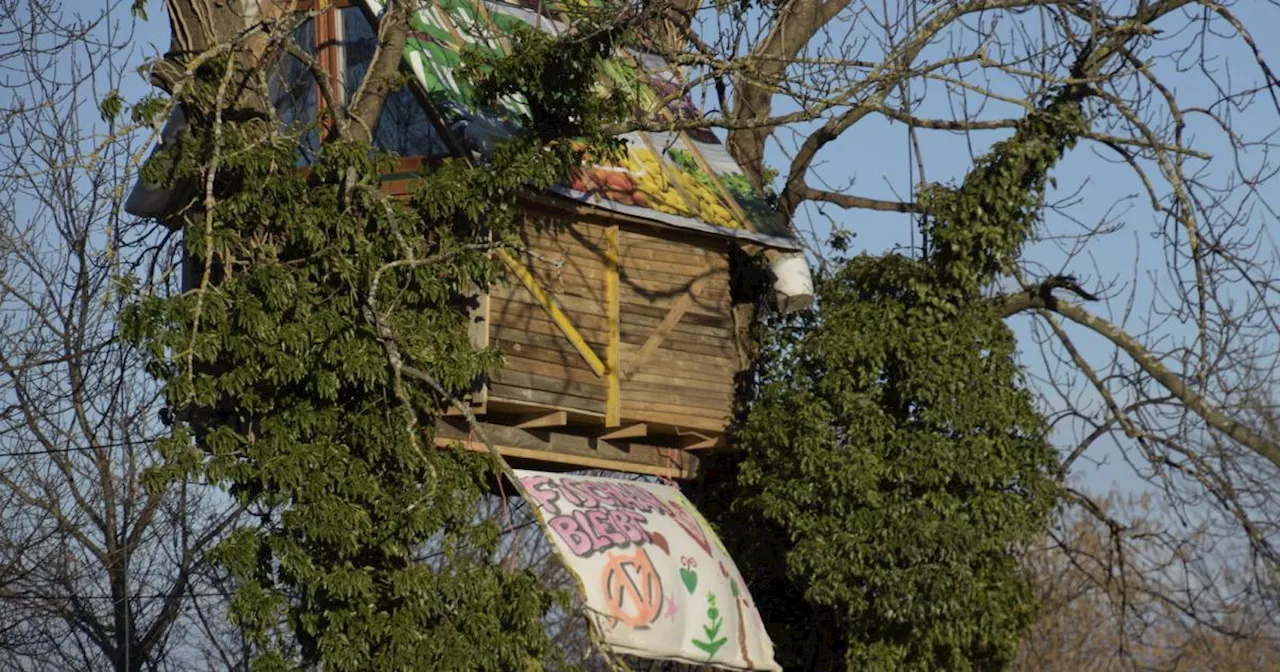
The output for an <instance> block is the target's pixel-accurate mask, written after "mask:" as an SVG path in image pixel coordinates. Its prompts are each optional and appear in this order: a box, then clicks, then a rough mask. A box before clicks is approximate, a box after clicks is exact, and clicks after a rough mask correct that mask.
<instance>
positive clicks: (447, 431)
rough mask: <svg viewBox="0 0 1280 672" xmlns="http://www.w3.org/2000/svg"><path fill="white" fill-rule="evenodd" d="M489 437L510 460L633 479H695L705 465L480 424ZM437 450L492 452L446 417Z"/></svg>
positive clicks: (668, 454) (677, 454) (675, 453)
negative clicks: (606, 472)
mask: <svg viewBox="0 0 1280 672" xmlns="http://www.w3.org/2000/svg"><path fill="white" fill-rule="evenodd" d="M480 426H481V428H482V429H483V430H484V432H485V434H486V435H487V436H488V437H489V438H490V439H492V440H493V442H494V445H495V446H496V447H497V448H498V452H499V453H501V454H502V455H503V456H505V457H511V458H520V459H527V460H533V461H536V462H543V463H547V464H556V465H563V466H570V467H577V468H579V469H609V470H613V471H624V472H629V473H633V474H648V475H652V476H665V477H667V478H692V477H694V476H695V475H696V474H697V473H698V469H699V468H700V460H698V458H697V457H696V456H694V455H691V454H689V453H685V452H683V451H681V450H678V449H672V448H661V447H658V446H649V445H645V444H639V443H633V444H629V445H628V446H627V447H626V448H625V449H624V448H622V447H620V446H616V445H614V444H611V443H607V442H598V441H597V440H596V439H594V438H592V437H588V436H581V435H576V434H562V433H559V432H549V433H548V432H540V433H534V432H530V431H528V430H523V429H518V428H516V427H504V426H501V425H493V424H490V423H481V425H480ZM434 442H435V445H436V446H437V447H440V448H447V447H449V446H453V445H455V444H461V445H462V447H463V448H464V449H466V450H472V451H476V452H487V451H488V450H489V449H488V447H487V446H485V444H484V442H482V441H480V439H479V438H477V437H476V436H475V435H474V434H473V433H472V432H471V431H469V428H468V426H467V423H466V421H465V420H462V419H460V418H441V419H439V420H437V422H436V434H435V439H434Z"/></svg>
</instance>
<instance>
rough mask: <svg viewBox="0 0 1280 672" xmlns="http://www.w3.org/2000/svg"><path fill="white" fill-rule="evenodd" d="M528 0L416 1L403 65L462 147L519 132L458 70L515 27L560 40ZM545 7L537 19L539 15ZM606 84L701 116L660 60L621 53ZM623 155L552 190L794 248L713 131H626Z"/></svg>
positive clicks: (373, 7) (511, 114) (497, 49)
mask: <svg viewBox="0 0 1280 672" xmlns="http://www.w3.org/2000/svg"><path fill="white" fill-rule="evenodd" d="M364 3H365V6H366V8H367V9H369V10H370V13H372V14H374V15H377V14H379V13H381V10H382V3H381V2H380V1H379V0H364ZM554 5H555V3H549V2H539V1H537V0H531V1H529V2H527V4H521V3H520V2H519V0H434V1H433V0H422V7H421V9H420V10H419V11H418V12H417V13H416V14H415V15H414V18H413V20H412V29H413V31H414V32H413V34H412V35H411V36H410V38H409V40H408V41H407V43H406V45H405V51H404V57H405V62H406V64H407V65H408V66H409V68H410V70H411V71H412V72H413V73H414V75H415V76H416V77H417V79H418V81H419V83H420V84H421V85H422V87H423V88H424V89H425V91H426V93H427V95H428V96H429V97H430V99H431V100H432V103H433V107H434V108H435V109H436V111H437V112H439V113H440V114H442V115H444V116H445V117H446V118H445V119H443V120H442V121H443V122H444V124H443V125H444V126H446V127H448V128H450V129H451V130H452V132H453V133H454V135H455V136H459V137H457V138H455V139H456V140H458V141H460V143H461V144H463V145H464V146H467V147H471V148H476V149H480V150H482V148H483V146H485V145H486V144H489V143H490V142H491V141H492V140H493V139H496V138H495V137H494V136H498V137H501V136H502V135H504V134H506V133H513V132H519V131H518V128H516V127H515V123H513V121H512V120H513V119H518V118H520V117H521V116H522V115H523V112H524V106H523V103H522V101H520V100H518V99H510V100H506V101H503V107H504V108H505V109H503V110H497V111H486V110H479V109H477V108H476V106H475V105H474V104H473V101H472V97H471V92H470V91H468V90H467V89H466V87H465V84H463V83H462V82H461V81H460V80H459V78H458V77H456V76H455V69H456V68H457V67H458V66H460V65H461V62H462V52H463V50H464V49H466V48H468V47H470V48H473V49H478V50H480V51H481V52H487V53H489V54H491V55H494V56H499V55H502V54H504V53H506V51H507V49H508V48H509V42H508V40H507V36H508V35H510V34H511V33H512V31H513V29H514V26H515V25H516V24H517V23H523V24H527V25H531V26H534V27H536V28H539V29H542V30H544V31H546V32H548V33H550V34H561V33H562V32H563V31H564V30H565V25H564V23H562V22H561V21H560V20H559V19H558V15H557V14H555V13H551V12H554V10H552V9H548V8H550V7H554ZM539 8H541V11H542V13H539ZM602 73H603V74H602V77H603V78H604V79H605V80H607V81H608V83H611V84H619V85H623V86H626V87H628V88H633V89H637V90H639V91H640V101H641V104H642V105H646V106H648V107H650V109H652V108H655V107H656V106H657V103H658V101H660V100H663V99H671V98H673V97H674V102H672V103H671V104H669V105H668V106H667V108H666V109H664V110H658V111H657V116H658V118H660V119H675V120H687V119H697V118H699V117H700V116H701V112H699V110H698V108H697V107H696V106H695V105H694V104H693V102H692V101H691V100H690V99H689V98H688V96H687V95H686V96H681V97H675V96H674V94H675V93H676V92H678V91H680V89H681V88H682V84H681V78H680V73H679V71H678V70H677V69H676V68H674V67H672V66H671V65H670V64H669V63H667V62H666V61H665V60H663V59H662V58H661V57H660V56H657V55H656V54H652V53H647V52H643V51H625V52H622V51H620V52H619V53H618V54H617V55H616V56H615V57H614V58H612V59H610V60H609V61H607V62H606V63H604V64H603V67H602ZM622 139H623V140H624V141H625V142H626V144H627V151H626V153H625V156H624V158H623V160H622V161H621V162H619V163H618V164H617V165H594V166H587V167H584V169H583V170H582V171H580V172H579V174H578V175H576V176H575V178H574V179H573V180H572V182H571V183H569V184H566V185H562V186H560V187H558V188H555V189H553V191H554V192H556V193H558V194H560V195H561V196H565V197H568V198H572V199H574V200H577V201H581V202H585V203H590V204H593V205H596V206H598V207H602V208H605V209H608V210H613V211H616V212H622V213H626V214H630V215H634V216H640V217H644V218H647V219H651V220H654V221H657V222H661V223H664V224H668V225H671V226H675V227H679V228H685V229H692V230H700V231H703V232H707V233H713V234H719V235H725V236H729V237H736V238H745V239H753V240H756V241H758V242H761V243H764V244H766V245H769V246H771V247H779V248H784V249H798V244H797V242H796V241H795V240H794V238H793V236H792V235H791V234H790V233H789V232H788V231H787V230H786V229H785V227H783V226H781V225H780V224H779V223H778V222H777V218H776V215H775V214H774V212H773V209H772V208H770V207H769V205H768V204H767V203H766V202H765V201H764V199H763V197H762V195H761V194H760V193H759V192H758V191H757V190H756V189H755V188H754V187H753V186H752V185H751V183H750V181H749V180H748V179H747V178H746V176H745V175H744V172H743V170H742V168H741V166H739V165H738V164H737V163H736V162H735V161H734V159H733V157H732V156H730V155H729V152H728V151H727V149H726V148H725V146H724V144H723V143H721V142H720V140H719V138H717V137H716V135H715V134H714V133H712V132H711V131H709V130H692V131H688V132H680V133H653V132H632V133H627V134H625V135H624V136H622Z"/></svg>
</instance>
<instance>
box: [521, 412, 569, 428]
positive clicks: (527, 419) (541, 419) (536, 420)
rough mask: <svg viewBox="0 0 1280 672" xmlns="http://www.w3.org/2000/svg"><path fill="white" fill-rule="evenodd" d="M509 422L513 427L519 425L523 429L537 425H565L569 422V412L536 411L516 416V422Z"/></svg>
mask: <svg viewBox="0 0 1280 672" xmlns="http://www.w3.org/2000/svg"><path fill="white" fill-rule="evenodd" d="M509 424H510V425H511V426H512V427H519V428H521V429H534V428H536V427H564V426H565V425H567V424H569V414H568V413H566V412H564V411H552V412H550V413H534V414H530V415H522V416H516V418H515V422H512V423H509Z"/></svg>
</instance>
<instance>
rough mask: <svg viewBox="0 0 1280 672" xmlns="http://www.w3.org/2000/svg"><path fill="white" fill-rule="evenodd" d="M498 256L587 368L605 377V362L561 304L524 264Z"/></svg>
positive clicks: (500, 253) (508, 256)
mask: <svg viewBox="0 0 1280 672" xmlns="http://www.w3.org/2000/svg"><path fill="white" fill-rule="evenodd" d="M498 256H499V257H501V258H502V261H503V262H504V263H506V265H507V268H510V269H511V272H512V273H515V275H516V277H517V278H519V279H520V282H521V283H523V284H524V287H525V289H527V290H529V293H530V294H532V295H533V298H534V299H535V300H537V302H538V303H539V304H540V305H541V306H542V308H543V309H544V310H546V311H547V314H548V315H550V316H551V321H552V322H555V324H556V326H557V327H559V328H560V331H561V332H563V333H564V336H565V338H567V339H569V342H570V343H572V344H573V347H574V349H576V350H577V351H578V354H580V355H582V358H583V359H585V360H586V361H587V366H590V367H591V370H592V371H594V372H595V374H596V375H597V376H604V374H605V371H606V370H607V369H606V368H605V365H604V362H602V361H600V357H598V356H597V355H596V353H595V352H594V351H593V350H592V349H591V346H589V345H587V341H586V339H584V338H582V334H579V333H578V329H577V327H574V326H573V322H571V321H570V320H569V316H568V315H565V314H564V311H563V310H561V309H560V306H559V304H557V303H556V302H555V300H554V299H552V298H551V297H550V296H548V295H547V293H546V292H544V291H542V287H541V286H540V285H539V284H538V280H537V279H536V278H534V277H533V274H532V273H530V272H529V269H528V268H525V265H524V264H522V263H520V262H519V261H518V260H517V259H516V258H515V257H513V256H511V254H510V253H508V252H507V251H506V250H499V251H498Z"/></svg>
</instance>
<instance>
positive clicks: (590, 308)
mask: <svg viewBox="0 0 1280 672" xmlns="http://www.w3.org/2000/svg"><path fill="white" fill-rule="evenodd" d="M612 227H616V231H615V232H612V233H611V232H610V228H612ZM611 236H613V237H616V248H615V249H616V254H617V275H616V280H611V279H610V275H611V273H610V268H611V261H610V250H611V243H612V240H611ZM521 239H522V242H523V243H524V245H525V246H527V248H528V249H527V250H526V251H523V252H518V253H512V254H511V256H512V257H513V258H514V261H515V262H516V265H513V266H512V267H511V268H512V269H513V272H512V273H510V274H509V278H508V281H507V282H506V283H505V284H503V285H501V286H496V287H493V288H491V291H490V298H489V325H490V328H489V342H490V344H492V345H496V346H498V347H499V348H501V350H502V352H503V353H504V355H505V358H506V366H505V368H504V369H503V370H501V371H500V372H498V373H496V374H495V375H494V376H493V378H492V379H491V380H490V383H489V390H488V401H489V403H490V404H491V405H492V404H495V403H496V404H499V405H500V404H502V403H503V402H511V403H518V404H527V405H532V406H540V407H546V408H551V409H561V410H568V411H572V412H575V413H577V414H579V415H580V416H581V417H592V418H595V417H597V416H598V417H599V418H601V419H602V420H601V422H602V423H603V418H604V417H605V416H606V412H607V410H608V404H609V401H610V396H611V395H610V385H611V383H610V380H609V378H610V374H613V375H616V376H617V384H616V385H617V386H616V388H615V389H616V392H615V393H614V394H616V395H617V397H618V402H617V403H618V404H619V409H618V412H619V413H620V421H621V422H620V423H619V422H618V420H619V418H615V419H614V420H615V421H614V422H613V424H614V425H615V426H616V425H618V424H621V425H626V424H630V423H646V424H648V425H649V431H650V433H659V434H671V433H677V432H682V431H684V430H700V431H703V432H713V433H714V432H720V431H723V429H724V428H725V425H726V424H727V422H728V419H729V415H730V413H731V410H732V400H733V385H734V376H735V374H736V373H737V371H738V364H737V362H738V358H737V355H736V353H735V350H734V338H733V324H732V318H731V315H730V305H731V304H730V298H729V268H728V249H729V248H728V246H729V244H730V241H728V240H726V239H724V238H719V237H714V236H707V235H696V234H689V233H685V232H678V231H671V230H664V229H657V228H652V227H648V226H645V225H639V224H627V223H618V222H614V221H611V220H608V219H603V218H600V219H585V220H584V219H576V220H574V221H569V220H566V219H555V218H552V217H549V216H546V215H533V214H531V215H529V216H528V217H527V218H526V221H525V225H524V227H523V229H522V231H521ZM518 266H523V268H525V269H527V270H528V274H529V275H530V276H532V279H533V280H534V281H536V283H537V285H538V286H539V287H540V288H541V289H542V291H543V292H544V293H545V294H546V295H547V296H549V297H550V298H551V300H552V301H553V302H555V303H556V305H557V306H558V307H559V309H560V310H561V311H562V312H563V315H564V317H565V318H566V320H561V321H559V322H557V320H556V319H554V318H553V316H552V311H550V310H548V308H547V307H546V306H545V305H544V304H543V303H542V302H541V301H540V300H539V299H538V298H537V297H536V296H535V293H534V291H531V290H530V288H529V287H528V286H527V285H526V283H525V282H523V281H522V280H521V279H520V278H519V275H520V273H519V272H517V271H516V270H515V269H516V268H517V267H518ZM611 283H616V296H617V299H616V301H617V311H618V320H617V337H616V340H615V341H614V343H615V345H616V351H615V352H612V353H611V352H610V341H611V338H610V334H611V326H612V323H611V320H610V312H611V311H610V297H611V292H612V291H614V290H613V289H612V288H611ZM564 321H567V322H568V323H570V324H571V325H572V327H571V330H572V331H575V332H576V334H577V335H580V336H581V341H582V344H584V345H585V347H587V348H589V349H590V350H591V351H592V352H593V353H594V354H595V355H596V357H597V358H598V363H603V364H604V365H605V367H604V368H605V373H604V374H601V373H600V372H599V367H596V369H594V370H593V367H592V365H591V364H590V363H589V357H587V356H584V355H583V354H581V353H580V347H576V346H575V345H574V343H573V339H572V338H571V337H569V336H567V335H566V330H565V328H564V327H563V326H562V324H563V322H564ZM610 369H612V370H610Z"/></svg>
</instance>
